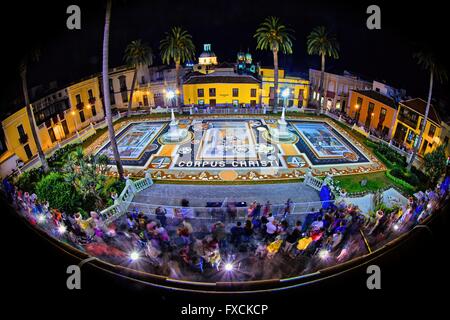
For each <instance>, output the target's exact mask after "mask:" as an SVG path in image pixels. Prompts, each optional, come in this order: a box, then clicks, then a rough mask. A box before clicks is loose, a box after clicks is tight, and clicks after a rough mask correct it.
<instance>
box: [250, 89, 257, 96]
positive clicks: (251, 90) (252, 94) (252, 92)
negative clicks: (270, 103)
mask: <svg viewBox="0 0 450 320" xmlns="http://www.w3.org/2000/svg"><path fill="white" fill-rule="evenodd" d="M250 97H252V98H256V89H250Z"/></svg>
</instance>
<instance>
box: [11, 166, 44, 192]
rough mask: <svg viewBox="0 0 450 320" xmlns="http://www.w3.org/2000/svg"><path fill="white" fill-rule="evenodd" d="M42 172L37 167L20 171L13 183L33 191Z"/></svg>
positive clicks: (25, 189)
mask: <svg viewBox="0 0 450 320" xmlns="http://www.w3.org/2000/svg"><path fill="white" fill-rule="evenodd" d="M41 178H42V172H41V170H40V169H39V168H36V169H31V170H29V171H26V172H24V173H22V174H21V175H20V176H19V177H18V178H17V180H16V182H15V185H16V186H17V187H18V188H19V189H21V190H24V191H28V192H29V193H32V192H35V190H36V184H37V183H38V182H39V180H41Z"/></svg>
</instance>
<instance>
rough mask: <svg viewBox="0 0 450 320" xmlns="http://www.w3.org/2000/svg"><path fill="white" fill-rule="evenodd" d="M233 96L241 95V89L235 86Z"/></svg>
mask: <svg viewBox="0 0 450 320" xmlns="http://www.w3.org/2000/svg"><path fill="white" fill-rule="evenodd" d="M233 97H239V89H238V88H233Z"/></svg>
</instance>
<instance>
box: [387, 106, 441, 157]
mask: <svg viewBox="0 0 450 320" xmlns="http://www.w3.org/2000/svg"><path fill="white" fill-rule="evenodd" d="M426 105H427V103H426V102H425V101H424V100H422V99H420V98H415V99H411V100H406V101H402V102H400V103H399V109H398V114H397V119H396V121H395V125H394V129H393V132H394V135H393V140H394V141H395V142H396V143H398V144H399V145H401V146H404V147H406V148H408V149H412V148H413V147H414V143H417V141H418V136H419V134H420V130H421V127H422V123H423V120H424V117H425V110H426ZM441 130H442V126H441V120H440V118H439V115H438V113H437V112H436V110H435V108H434V107H433V105H431V107H430V111H429V114H428V119H427V123H426V124H425V131H424V135H423V139H422V143H421V145H420V147H419V154H420V155H424V154H426V153H428V152H431V151H433V150H434V149H436V147H437V146H439V145H440V144H441V141H440V140H441V139H440V136H441Z"/></svg>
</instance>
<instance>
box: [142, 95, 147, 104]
mask: <svg viewBox="0 0 450 320" xmlns="http://www.w3.org/2000/svg"><path fill="white" fill-rule="evenodd" d="M142 99H144V106H146V107H148V97H147V95H146V94H144V96H143V97H142Z"/></svg>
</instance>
